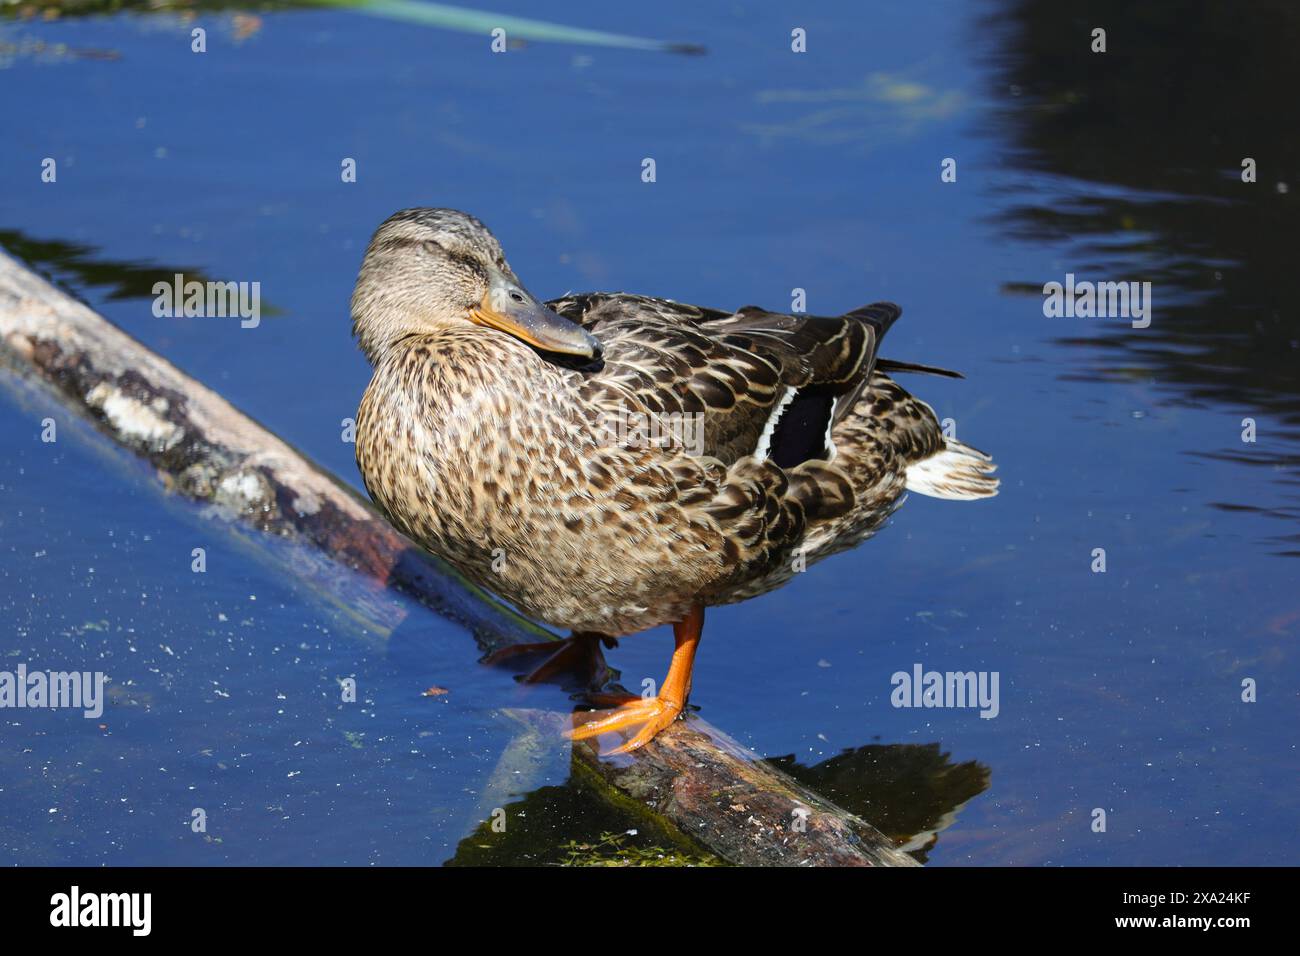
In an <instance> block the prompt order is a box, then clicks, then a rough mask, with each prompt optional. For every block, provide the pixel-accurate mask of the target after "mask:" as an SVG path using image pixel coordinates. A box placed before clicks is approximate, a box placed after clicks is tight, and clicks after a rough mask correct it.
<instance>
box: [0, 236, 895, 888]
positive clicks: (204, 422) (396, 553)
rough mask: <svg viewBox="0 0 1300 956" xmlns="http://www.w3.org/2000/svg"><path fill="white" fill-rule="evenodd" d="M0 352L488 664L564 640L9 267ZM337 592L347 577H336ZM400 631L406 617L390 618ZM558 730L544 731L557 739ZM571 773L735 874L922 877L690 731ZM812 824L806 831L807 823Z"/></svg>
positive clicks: (2, 265)
mask: <svg viewBox="0 0 1300 956" xmlns="http://www.w3.org/2000/svg"><path fill="white" fill-rule="evenodd" d="M0 352H2V353H3V355H4V357H5V358H6V360H7V362H8V363H9V364H10V365H11V366H14V367H16V368H17V369H19V370H21V371H22V372H23V373H24V374H28V373H32V374H34V375H35V376H36V377H37V378H38V379H40V380H43V381H44V382H46V383H48V384H49V385H51V386H53V387H54V389H55V390H56V391H57V392H58V393H59V394H60V395H61V396H62V398H63V399H64V400H65V401H66V402H67V404H69V405H70V406H72V407H73V408H74V409H77V410H79V411H81V412H83V413H86V414H88V415H89V416H91V418H92V419H93V420H94V421H96V422H97V423H98V424H99V426H100V427H101V428H102V430H103V431H104V432H106V433H107V434H108V435H109V436H110V437H112V438H113V439H114V440H115V441H116V442H117V443H118V444H119V445H122V446H124V447H126V448H128V449H130V450H131V451H133V452H134V453H135V454H137V455H139V456H141V457H142V458H144V459H146V460H147V461H149V462H150V463H152V464H153V465H154V466H155V468H156V469H157V471H158V473H159V475H160V478H161V479H162V481H163V482H164V484H165V485H166V486H167V487H168V488H170V489H171V490H173V491H175V492H176V493H178V494H180V495H183V496H185V497H187V498H190V499H193V500H194V501H197V502H203V503H206V504H209V505H214V506H215V507H213V508H211V509H209V510H210V512H211V513H212V514H213V515H215V516H217V517H221V518H225V519H227V520H229V521H231V522H232V523H235V524H236V525H237V526H238V525H243V526H247V527H251V528H254V529H256V530H257V531H259V532H263V533H265V534H267V535H273V536H275V537H277V538H280V539H286V540H287V541H289V542H291V543H292V544H293V545H294V546H296V547H297V548H298V549H299V550H300V551H303V550H305V551H310V552H319V553H320V554H321V555H324V556H326V557H327V558H328V559H329V560H327V561H308V562H295V563H294V564H293V565H291V568H292V570H293V572H294V573H297V574H305V575H309V576H310V575H315V576H317V577H318V579H319V578H321V577H326V578H328V577H330V576H331V574H332V572H331V568H334V567H336V563H337V564H342V565H344V566H346V567H347V568H350V569H352V570H353V571H355V572H356V573H357V574H358V575H360V576H361V579H362V580H363V581H365V582H368V584H369V586H370V587H371V588H372V589H376V590H377V589H382V588H394V589H397V590H398V591H400V592H402V593H404V594H406V595H407V596H409V597H411V598H413V599H415V600H416V601H418V602H420V603H421V604H424V605H425V606H427V607H429V608H431V609H432V610H434V611H435V612H437V613H438V614H440V615H443V616H445V617H447V618H450V619H452V620H454V621H456V622H459V623H461V624H463V625H464V626H465V627H466V628H468V629H469V630H470V631H471V633H472V634H473V635H474V637H475V639H476V640H477V641H478V643H479V646H480V647H481V648H482V649H483V650H484V651H491V650H496V649H499V648H502V647H505V646H508V645H511V644H516V643H521V642H530V641H531V642H536V641H538V640H543V639H557V638H556V636H555V635H554V634H551V633H550V632H549V631H546V630H545V629H543V628H539V627H538V626H537V625H536V624H533V623H532V622H530V621H527V620H525V619H524V618H522V617H520V616H519V615H517V614H515V613H514V612H512V611H511V610H510V609H509V608H507V607H505V606H504V605H502V604H501V603H500V602H498V601H496V600H494V599H493V598H492V597H491V596H490V595H488V594H486V593H485V592H483V591H482V590H481V589H478V588H476V587H474V586H473V585H472V584H470V583H469V582H467V581H466V580H465V579H464V578H462V577H461V576H460V575H459V574H458V573H456V571H455V570H454V569H452V568H451V567H449V566H447V565H446V564H444V563H443V562H440V561H438V560H437V559H436V558H433V557H432V556H431V555H428V554H427V553H425V552H424V551H422V550H421V549H419V548H418V547H416V546H415V545H413V544H412V543H411V542H410V541H408V540H407V539H406V538H404V537H403V536H402V535H400V534H399V533H398V532H397V531H396V530H395V529H393V528H392V526H390V525H389V524H388V523H387V522H385V521H384V520H383V519H382V518H381V517H379V516H378V515H377V514H376V513H375V511H374V510H373V509H372V508H371V507H370V506H369V504H368V503H367V502H365V501H363V500H362V499H361V497H360V496H359V495H358V494H357V493H356V492H355V491H353V490H352V489H351V488H349V487H348V486H347V485H345V484H343V483H342V482H341V481H339V479H337V478H336V477H335V476H333V475H330V474H328V473H327V472H325V471H324V470H322V469H320V468H319V467H317V466H316V465H314V464H313V463H311V462H310V461H308V460H307V459H306V458H305V457H304V456H303V455H301V454H300V453H298V452H297V451H295V450H294V449H293V448H291V447H290V446H289V445H288V444H286V443H285V442H284V441H282V440H281V439H279V438H277V437H276V436H275V435H272V434H271V433H270V432H268V431H267V430H266V429H264V428H262V427H261V426H260V425H258V424H257V423H256V422H254V421H253V420H252V419H250V418H248V416H246V415H244V414H243V413H242V412H240V411H238V410H237V409H236V408H234V407H233V406H232V405H230V403H229V402H227V401H226V400H225V399H223V398H222V397H221V396H220V395H218V394H216V393H215V392H213V391H211V390H210V389H208V388H206V387H204V386H203V385H202V384H200V383H199V382H197V381H195V380H194V379H192V378H190V377H189V376H187V375H185V374H184V373H183V372H181V371H180V370H179V369H177V368H176V367H175V366H174V365H172V364H171V363H170V362H168V361H167V360H166V359H164V358H162V357H161V356H159V355H157V354H155V353H154V352H152V351H150V350H149V349H147V348H145V347H144V346H143V345H141V344H140V343H139V342H137V341H136V340H135V339H133V338H131V337H130V336H129V335H127V334H126V333H125V332H122V331H121V330H120V329H118V328H117V327H116V326H114V325H112V324H111V323H110V322H108V321H107V320H106V319H104V318H103V317H101V316H99V315H98V314H96V313H95V312H94V311H93V310H92V309H90V308H88V307H87V306H85V305H83V304H82V303H80V302H78V301H76V300H75V299H73V298H72V297H70V296H68V295H67V294H65V293H63V292H62V291H60V290H59V289H57V288H55V287H54V286H52V285H50V284H49V283H48V282H46V281H45V280H44V279H42V278H41V277H40V276H38V275H36V274H35V273H33V272H31V271H30V270H28V269H26V268H25V267H23V266H22V265H20V264H19V263H17V262H16V261H15V260H13V259H12V258H10V257H9V256H7V255H5V254H4V253H0ZM333 577H334V578H337V574H336V573H334V574H333ZM388 613H389V614H390V615H396V616H397V617H398V618H399V619H400V615H401V614H402V613H403V612H402V611H401V610H400V609H396V610H394V609H393V608H392V607H390V608H389V610H388ZM568 719H570V718H569V716H568V715H551V717H550V718H548V719H547V720H546V721H545V723H546V725H547V726H548V727H549V728H550V729H551V730H552V731H554V732H556V733H557V734H558V721H561V720H563V721H567V720H568ZM573 753H574V766H575V767H578V768H582V770H581V772H588V773H590V774H592V775H593V776H594V777H596V778H599V779H600V780H601V781H603V782H604V784H605V785H606V786H608V787H609V788H610V791H611V793H610V796H611V799H615V800H622V801H624V802H628V801H631V802H632V803H634V804H635V805H638V806H641V807H644V808H646V809H647V810H649V811H650V812H653V813H654V814H656V816H657V817H660V818H662V819H663V820H665V821H667V823H668V824H669V825H671V826H675V827H676V828H677V829H679V830H680V831H681V832H682V833H684V834H686V835H687V836H689V837H690V838H691V839H692V840H695V841H696V842H697V843H699V844H700V845H701V846H703V847H705V848H707V849H708V850H709V851H710V852H712V853H714V854H716V855H717V856H719V857H721V858H722V859H724V860H727V861H729V862H732V863H740V864H766V865H887V866H907V865H915V863H914V861H913V860H912V859H911V857H909V856H907V855H906V854H903V853H900V852H898V851H896V850H895V849H894V848H893V846H892V844H891V843H890V841H889V840H888V839H886V838H885V837H884V836H882V835H881V834H880V833H878V832H877V831H876V830H874V829H873V828H872V827H871V826H870V825H868V824H867V823H866V822H864V821H862V820H860V819H859V818H857V817H855V816H853V815H852V814H850V813H848V812H847V811H845V810H843V809H841V808H839V807H837V806H835V805H834V804H832V803H830V802H828V801H826V800H824V799H823V798H821V797H819V796H817V795H816V794H814V793H812V792H811V791H809V790H808V789H807V788H805V787H803V786H802V785H801V784H799V783H797V782H796V781H794V780H793V779H791V778H790V777H788V776H786V775H785V774H783V773H781V772H780V771H778V770H776V769H775V768H773V767H772V766H771V765H769V764H767V763H764V762H763V761H762V760H760V759H759V758H758V757H757V756H756V755H754V754H753V753H751V752H749V751H747V750H745V748H743V747H741V746H740V745H739V744H737V743H736V742H735V741H733V740H731V739H730V738H729V737H727V736H726V735H725V734H723V733H722V732H721V731H718V730H716V729H714V728H712V727H710V726H709V725H708V724H707V723H705V722H704V721H703V720H700V719H699V718H698V717H695V716H690V717H688V718H687V719H686V720H684V721H682V722H679V723H678V724H677V725H675V726H674V727H673V728H672V729H670V730H669V731H666V732H664V733H662V734H660V736H659V737H658V738H657V739H656V740H655V741H654V742H652V743H651V744H650V745H649V746H647V747H645V748H643V749H641V750H640V751H638V752H637V753H636V755H635V756H632V757H621V758H609V759H602V758H600V757H598V756H597V754H596V750H595V746H594V744H593V743H590V742H589V743H583V744H580V745H575V746H574V748H573ZM801 817H802V818H803V821H802V822H800V818H801Z"/></svg>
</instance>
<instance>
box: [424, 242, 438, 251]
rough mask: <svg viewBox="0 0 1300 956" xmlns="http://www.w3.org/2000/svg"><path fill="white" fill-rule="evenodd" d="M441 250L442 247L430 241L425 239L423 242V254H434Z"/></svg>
mask: <svg viewBox="0 0 1300 956" xmlns="http://www.w3.org/2000/svg"><path fill="white" fill-rule="evenodd" d="M441 250H442V246H440V245H438V244H437V243H436V242H434V241H433V240H432V239H426V240H424V251H425V252H428V253H435V252H439V251H441Z"/></svg>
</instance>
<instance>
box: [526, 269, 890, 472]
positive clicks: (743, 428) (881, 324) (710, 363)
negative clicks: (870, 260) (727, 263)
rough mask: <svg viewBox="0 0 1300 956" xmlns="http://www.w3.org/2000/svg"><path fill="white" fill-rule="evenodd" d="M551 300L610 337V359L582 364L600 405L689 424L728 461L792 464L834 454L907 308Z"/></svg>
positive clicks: (620, 297) (605, 296) (587, 395)
mask: <svg viewBox="0 0 1300 956" xmlns="http://www.w3.org/2000/svg"><path fill="white" fill-rule="evenodd" d="M547 304H548V305H549V306H550V307H551V308H552V309H554V310H555V311H556V312H558V313H559V314H560V315H563V316H565V317H567V318H569V319H571V320H572V321H574V322H577V323H579V324H580V325H582V326H583V327H584V328H586V329H587V330H588V331H590V332H591V333H592V334H593V335H595V336H596V337H597V338H599V339H600V341H601V343H602V345H603V346H604V365H603V367H601V368H600V369H599V370H597V371H594V372H585V373H582V374H583V375H584V378H585V381H584V383H583V385H582V394H583V397H584V399H585V400H586V401H588V402H589V403H590V404H591V405H592V406H593V407H598V408H600V409H601V410H602V411H603V412H604V413H605V414H607V415H608V414H621V413H624V412H623V411H622V410H627V411H631V412H638V413H647V412H648V413H650V414H652V415H656V416H659V417H660V418H667V419H668V421H669V422H670V423H681V425H682V426H684V427H689V428H690V429H691V433H690V435H689V436H687V437H688V440H687V441H686V442H685V444H687V445H688V446H690V445H692V444H694V447H693V448H692V449H691V450H692V451H694V452H695V453H696V454H701V453H702V454H705V455H710V456H713V457H716V458H718V459H720V460H721V461H723V462H724V463H726V464H731V463H733V462H735V461H736V460H738V459H740V458H742V457H745V456H747V455H753V456H755V457H757V458H759V459H766V458H770V459H772V460H773V461H774V462H775V463H777V464H778V465H780V466H781V467H782V468H789V467H793V466H795V465H797V464H799V463H800V462H802V461H807V460H812V459H818V458H826V457H829V455H830V449H829V444H828V443H829V434H830V429H831V427H832V425H833V424H834V422H835V421H837V420H838V417H839V416H840V415H842V414H844V412H845V411H846V410H847V409H848V408H849V407H851V406H852V404H853V403H854V402H855V401H856V400H857V398H858V397H860V394H861V390H862V388H863V387H864V386H865V383H866V382H867V380H868V378H869V376H870V372H871V369H872V367H873V365H874V363H875V360H876V350H877V348H878V346H879V344H880V339H881V337H882V336H883V335H884V333H885V332H886V331H887V330H888V328H889V326H890V325H892V324H893V322H894V321H895V320H896V319H897V318H898V316H899V315H900V314H901V310H900V309H899V308H898V306H896V305H893V304H892V303H876V304H873V305H869V306H865V307H863V308H861V309H857V310H855V311H853V312H850V313H848V314H846V315H843V316H839V317H825V316H811V315H782V314H779V313H773V312H767V311H765V310H763V309H759V308H757V307H754V306H747V307H745V308H743V309H740V310H739V311H736V312H725V311H721V310H718V309H708V308H702V307H700V306H693V305H686V304H683V303H679V302H673V301H671V300H668V299H656V298H651V297H647V296H638V295H629V294H626V293H588V294H583V295H572V296H566V297H564V298H562V299H557V300H555V301H553V302H549V303H547ZM679 415H680V416H682V417H681V418H677V417H676V416H679Z"/></svg>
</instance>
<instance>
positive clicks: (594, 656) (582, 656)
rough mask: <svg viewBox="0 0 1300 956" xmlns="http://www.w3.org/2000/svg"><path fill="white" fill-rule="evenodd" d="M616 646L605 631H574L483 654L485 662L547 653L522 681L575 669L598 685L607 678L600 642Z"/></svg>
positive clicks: (538, 681)
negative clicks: (549, 638)
mask: <svg viewBox="0 0 1300 956" xmlns="http://www.w3.org/2000/svg"><path fill="white" fill-rule="evenodd" d="M601 644H604V645H605V646H606V647H617V646H618V641H616V640H615V639H614V638H612V637H609V636H607V635H605V634H590V633H586V632H575V633H574V634H573V635H572V636H571V637H566V638H564V640H562V641H538V642H537V643H535V644H512V645H510V646H509V647H503V648H501V649H500V650H497V651H493V652H492V653H491V654H489V655H488V656H487V657H485V658H483V663H484V664H493V665H494V664H500V663H502V662H503V661H507V660H509V659H511V658H513V657H518V656H519V655H521V654H548V655H549V656H548V657H547V658H546V659H545V660H544V661H542V662H541V663H540V664H538V665H537V666H536V667H535V668H533V669H532V670H531V671H529V672H528V674H526V675H525V676H524V678H523V682H524V683H525V684H537V683H540V682H542V681H548V680H553V679H554V678H556V677H558V676H560V675H561V674H565V673H574V674H577V675H578V676H580V677H582V678H584V679H585V680H587V681H588V682H589V683H590V684H591V685H592V686H595V687H599V686H601V685H603V684H604V683H605V681H606V679H607V672H608V668H607V666H606V664H605V655H604V653H603V652H602V651H601V649H600V646H601Z"/></svg>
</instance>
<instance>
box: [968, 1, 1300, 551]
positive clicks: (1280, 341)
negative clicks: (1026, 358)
mask: <svg viewBox="0 0 1300 956" xmlns="http://www.w3.org/2000/svg"><path fill="white" fill-rule="evenodd" d="M983 26H984V28H985V29H984V31H983V32H984V35H985V39H986V40H987V53H986V54H985V61H986V62H987V63H988V65H990V66H991V68H992V78H993V84H992V87H993V88H992V93H993V95H994V96H995V97H996V99H997V102H998V107H997V109H996V110H995V120H996V122H995V128H994V133H995V135H996V136H997V137H998V138H999V139H1001V140H1002V141H1004V144H1005V149H1006V153H1005V156H1006V161H1007V165H1008V166H1009V167H1011V168H1013V169H1019V170H1021V171H1023V172H1024V173H1026V174H1034V175H1033V176H1032V177H1031V176H1020V177H1019V180H1020V182H1021V183H1024V182H1028V181H1029V180H1030V179H1033V180H1034V181H1035V182H1038V183H1040V184H1041V185H1042V187H1043V188H1041V189H1040V188H1034V189H1030V190H1025V189H1023V188H1022V187H1021V186H1010V185H1009V187H1008V190H1007V193H1008V194H1007V195H1005V196H1003V197H1001V198H1002V199H1003V200H1004V201H1005V202H1006V203H1009V204H1010V205H1009V207H1004V211H1003V212H1002V213H1000V214H999V215H998V217H997V221H998V223H999V224H1000V225H1001V227H1002V228H1003V229H1004V230H1005V231H1006V232H1007V233H1008V234H1009V235H1012V236H1014V237H1015V238H1017V239H1021V240H1027V241H1030V242H1034V243H1040V244H1041V243H1053V244H1057V245H1059V246H1061V248H1062V259H1063V261H1064V262H1065V263H1067V264H1068V265H1067V268H1068V269H1070V270H1072V271H1074V272H1075V273H1076V274H1077V275H1078V276H1079V278H1081V279H1082V278H1090V279H1094V280H1101V281H1122V280H1138V281H1150V282H1151V283H1152V286H1153V288H1152V293H1153V295H1152V298H1153V301H1154V310H1153V319H1152V324H1151V326H1150V327H1149V328H1146V329H1133V328H1131V327H1130V326H1129V324H1128V323H1127V322H1124V321H1123V320H1110V319H1107V320H1099V319H1060V320H1054V321H1059V322H1062V323H1064V322H1075V323H1082V324H1080V325H1077V326H1075V328H1076V329H1078V330H1079V334H1071V335H1069V336H1066V337H1063V338H1061V339H1059V341H1060V342H1061V343H1063V344H1065V345H1067V346H1069V347H1072V348H1073V349H1076V350H1077V357H1078V360H1077V362H1076V363H1075V364H1074V365H1072V366H1071V367H1070V368H1069V369H1068V370H1066V371H1065V372H1064V373H1063V376H1064V377H1068V378H1070V379H1073V380H1075V381H1079V380H1082V381H1093V382H1098V383H1103V382H1116V381H1125V380H1131V379H1134V378H1140V379H1143V380H1146V379H1151V380H1154V382H1155V383H1156V385H1157V387H1158V388H1159V389H1161V390H1163V391H1164V392H1165V393H1166V394H1167V396H1168V397H1167V401H1168V403H1169V404H1170V405H1175V406H1183V407H1193V408H1204V407H1213V408H1216V409H1218V410H1221V411H1225V412H1227V413H1228V414H1231V415H1234V416H1236V415H1237V414H1238V413H1239V414H1240V416H1241V417H1242V418H1247V417H1254V418H1257V419H1259V420H1260V422H1259V427H1260V430H1261V431H1260V437H1259V441H1258V443H1255V444H1247V443H1243V442H1240V441H1235V438H1236V437H1237V436H1236V435H1235V434H1234V433H1233V432H1232V431H1225V432H1224V433H1223V434H1222V435H1215V436H1209V435H1207V436H1206V442H1205V445H1204V447H1202V448H1198V449H1191V450H1189V453H1191V454H1197V455H1202V456H1205V457H1209V458H1214V459H1221V460H1226V461H1234V462H1241V463H1243V464H1250V465H1254V466H1256V467H1257V468H1261V467H1262V468H1266V469H1271V470H1273V471H1275V472H1276V473H1277V476H1278V482H1277V487H1278V493H1279V497H1278V499H1277V500H1276V501H1273V502H1270V503H1269V504H1268V506H1267V507H1264V508H1262V509H1261V513H1264V514H1270V515H1274V516H1277V517H1280V518H1283V519H1285V520H1288V521H1291V522H1294V521H1295V520H1296V519H1298V518H1300V493H1298V492H1297V487H1296V485H1297V483H1296V481H1295V478H1296V472H1297V465H1300V447H1298V446H1300V321H1298V319H1297V314H1296V310H1297V305H1296V303H1297V302H1300V268H1297V262H1296V243H1297V239H1298V238H1300V222H1298V216H1297V214H1298V213H1300V124H1297V123H1296V122H1295V116H1296V110H1295V106H1294V100H1293V98H1294V95H1295V91H1296V90H1297V89H1300V58H1298V57H1297V56H1296V55H1295V51H1296V49H1297V45H1298V44H1300V6H1297V5H1296V4H1295V3H1292V2H1289V0H1262V2H1259V3H1254V4H1251V5H1249V7H1243V6H1242V5H1240V4H1236V3H1229V2H1203V3H1193V4H1171V3H1162V2H1141V3H1132V2H1121V0H1101V2H1094V3H1089V4H1087V5H1086V6H1085V7H1082V8H1081V7H1079V6H1078V5H1076V4H1065V3H1058V2H1054V0H1022V2H1013V3H1007V4H999V5H998V6H997V7H996V9H995V10H993V11H991V14H990V16H988V17H987V18H986V19H985V20H984V21H983ZM1095 27H1104V28H1107V38H1106V39H1107V52H1105V53H1093V52H1092V51H1091V49H1090V44H1091V35H1092V30H1093V29H1094V28H1095ZM1246 158H1251V159H1254V160H1255V162H1256V165H1257V181H1256V182H1254V183H1245V182H1243V181H1242V163H1243V160H1244V159H1246ZM1012 175H1013V176H1014V173H1013V174H1012ZM1046 177H1052V178H1051V179H1050V180H1049V179H1047V178H1046ZM1000 205H1001V203H1000ZM1063 271H1064V270H1063ZM1008 278H1009V279H1011V280H1012V281H1011V282H1010V283H1009V284H1010V285H1017V286H1019V285H1023V287H1024V288H1025V289H1026V291H1028V290H1029V289H1031V288H1032V290H1033V291H1034V293H1035V294H1038V293H1039V292H1040V291H1041V288H1042V284H1043V283H1044V282H1046V281H1049V280H1056V281H1061V280H1062V278H1063V277H1062V276H1059V275H1053V276H1043V277H1039V276H1014V277H1008ZM1062 327H1063V328H1064V325H1063V326H1062ZM1266 422H1267V425H1266V424H1265V423H1266ZM1270 430H1271V431H1272V434H1269V433H1268V432H1269V431H1270ZM1252 504H1253V505H1257V504H1258V503H1249V504H1248V505H1245V506H1250V505H1252ZM1238 505H1240V503H1238ZM1232 506H1233V505H1229V507H1232ZM1275 540H1277V541H1279V542H1290V543H1292V544H1294V542H1295V540H1296V538H1295V536H1285V537H1279V538H1277V539H1275ZM1280 553H1284V554H1291V555H1294V554H1297V553H1298V552H1296V551H1295V550H1293V549H1291V550H1284V551H1282V552H1280Z"/></svg>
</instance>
